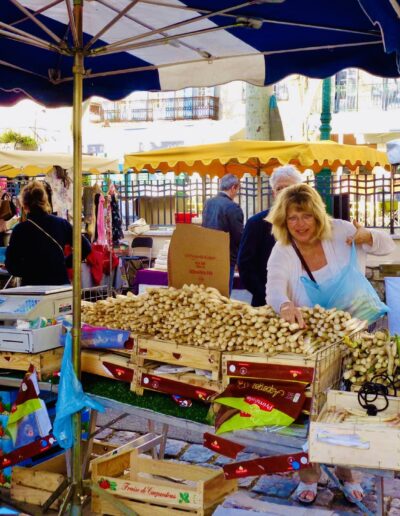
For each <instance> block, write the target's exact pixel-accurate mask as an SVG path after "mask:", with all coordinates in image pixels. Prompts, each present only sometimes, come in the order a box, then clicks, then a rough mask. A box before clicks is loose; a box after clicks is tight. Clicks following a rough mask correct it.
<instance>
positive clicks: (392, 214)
mask: <svg viewBox="0 0 400 516" xmlns="http://www.w3.org/2000/svg"><path fill="white" fill-rule="evenodd" d="M396 169H397V165H392V167H391V170H390V234H391V235H394V175H395V172H396Z"/></svg>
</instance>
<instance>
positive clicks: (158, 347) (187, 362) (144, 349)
mask: <svg viewBox="0 0 400 516" xmlns="http://www.w3.org/2000/svg"><path fill="white" fill-rule="evenodd" d="M133 356H134V360H135V361H136V364H137V365H138V366H140V367H145V366H146V365H148V363H149V361H150V362H154V361H155V362H158V363H160V364H171V365H177V366H187V367H193V368H195V369H204V370H205V371H210V372H211V378H212V380H214V381H217V380H220V379H221V356H222V352H221V351H217V350H211V349H205V348H200V347H197V346H188V345H184V344H177V343H176V342H171V341H165V340H157V339H154V338H148V337H138V338H137V339H136V340H135V348H134V353H133Z"/></svg>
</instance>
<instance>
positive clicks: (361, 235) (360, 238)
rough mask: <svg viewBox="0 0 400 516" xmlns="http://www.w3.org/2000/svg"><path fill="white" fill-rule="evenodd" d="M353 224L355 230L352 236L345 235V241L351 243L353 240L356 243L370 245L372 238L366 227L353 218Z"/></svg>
mask: <svg viewBox="0 0 400 516" xmlns="http://www.w3.org/2000/svg"><path fill="white" fill-rule="evenodd" d="M353 225H354V227H355V228H356V230H357V231H356V232H355V233H354V235H353V236H351V237H347V239H346V243H347V244H349V245H351V244H352V243H353V242H354V243H355V244H356V245H362V244H367V245H372V244H373V239H372V233H371V231H369V230H368V229H365V228H364V227H363V226H362V225H361V224H360V223H359V222H357V221H356V220H353Z"/></svg>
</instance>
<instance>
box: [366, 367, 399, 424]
mask: <svg viewBox="0 0 400 516" xmlns="http://www.w3.org/2000/svg"><path fill="white" fill-rule="evenodd" d="M378 379H379V380H383V381H385V382H387V383H389V385H390V387H391V388H392V389H393V391H394V396H396V394H397V390H396V386H395V384H394V381H393V379H392V378H390V377H389V376H387V375H386V374H378V375H376V376H374V377H373V378H372V380H371V381H370V382H364V383H363V384H362V386H361V388H360V390H359V391H358V395H357V399H358V403H359V404H360V405H361V407H362V408H363V409H365V410H366V411H367V414H368V416H376V415H377V414H378V412H382V411H384V410H386V409H387V407H388V406H389V400H388V396H389V387H388V386H387V385H384V384H383V383H378V382H377V381H376V380H378ZM379 396H381V397H382V398H383V400H384V401H385V405H384V407H382V408H378V407H377V406H376V405H375V404H374V402H375V401H376V400H377V399H378V398H379Z"/></svg>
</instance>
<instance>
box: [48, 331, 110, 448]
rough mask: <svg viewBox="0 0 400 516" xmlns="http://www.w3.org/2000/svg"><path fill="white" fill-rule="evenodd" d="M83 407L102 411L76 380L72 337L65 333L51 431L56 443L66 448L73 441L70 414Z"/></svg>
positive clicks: (101, 407) (69, 446)
mask: <svg viewBox="0 0 400 516" xmlns="http://www.w3.org/2000/svg"><path fill="white" fill-rule="evenodd" d="M85 407H88V408H91V409H93V410H98V411H99V412H104V410H105V409H104V407H103V405H101V404H100V403H98V402H97V401H94V400H93V399H92V398H90V397H89V396H88V395H87V394H85V393H84V392H83V389H82V384H81V382H80V381H79V380H78V378H77V376H76V374H75V371H74V368H73V365H72V337H71V333H70V332H68V333H67V337H66V339H65V348H64V355H63V359H62V364H61V373H60V384H59V386H58V398H57V404H56V418H55V420H54V425H53V433H54V436H55V438H56V439H57V441H58V444H59V445H60V446H61V447H62V448H64V449H68V448H71V446H72V445H73V443H74V435H73V429H72V415H73V414H75V413H76V412H80V411H81V410H83V409H84V408H85Z"/></svg>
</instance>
